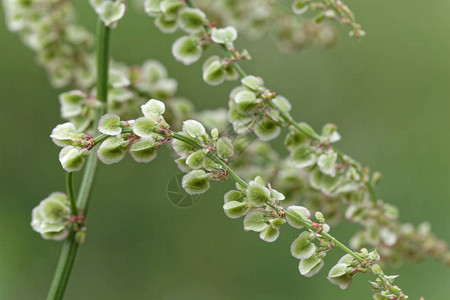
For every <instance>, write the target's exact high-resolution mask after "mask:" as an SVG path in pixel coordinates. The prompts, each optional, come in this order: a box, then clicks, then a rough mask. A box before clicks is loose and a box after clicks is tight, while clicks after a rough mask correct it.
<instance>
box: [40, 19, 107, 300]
mask: <svg viewBox="0 0 450 300" xmlns="http://www.w3.org/2000/svg"><path fill="white" fill-rule="evenodd" d="M109 33H110V30H109V28H108V27H106V26H105V25H104V24H103V22H102V21H101V20H100V19H99V20H98V25H97V98H98V100H99V101H101V102H102V103H103V105H102V106H101V107H100V108H99V109H98V111H97V117H96V119H95V121H94V124H93V134H94V135H96V134H97V123H98V120H99V119H100V117H101V116H102V115H103V113H104V104H105V103H106V100H107V96H108V67H109ZM96 166H97V157H96V155H95V151H92V152H91V153H90V154H89V155H88V158H87V161H86V167H85V170H84V173H83V178H82V181H81V185H80V191H79V193H78V198H77V201H76V204H75V200H74V192H73V185H72V173H68V175H67V194H68V196H69V200H70V203H71V209H72V213H73V215H78V212H81V213H82V214H83V216H84V218H86V214H87V208H88V203H89V194H90V191H91V187H92V184H93V182H94V177H95V169H96ZM69 182H70V184H69ZM75 212H76V213H75ZM75 235H76V231H75V230H74V226H72V228H71V230H70V233H69V236H68V237H67V239H66V240H65V241H64V245H63V248H62V251H61V254H60V257H59V261H58V265H57V267H56V271H55V274H54V276H53V281H52V284H51V286H50V290H49V292H48V295H47V300H60V299H62V298H63V296H64V292H65V290H66V287H67V283H68V282H69V278H70V274H71V272H72V267H73V264H74V261H75V258H76V255H77V252H78V246H79V245H78V243H77V241H76V239H75Z"/></svg>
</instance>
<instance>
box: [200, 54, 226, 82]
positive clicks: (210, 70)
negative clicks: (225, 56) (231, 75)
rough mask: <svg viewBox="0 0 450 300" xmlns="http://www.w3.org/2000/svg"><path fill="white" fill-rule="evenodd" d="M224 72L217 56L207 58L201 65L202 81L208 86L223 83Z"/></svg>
mask: <svg viewBox="0 0 450 300" xmlns="http://www.w3.org/2000/svg"><path fill="white" fill-rule="evenodd" d="M225 78H226V72H225V69H224V67H223V65H222V62H221V61H220V58H219V57H218V56H212V57H210V58H208V59H207V60H206V61H205V63H204V64H203V80H204V81H205V82H206V83H208V84H210V85H219V84H221V83H222V82H224V80H225Z"/></svg>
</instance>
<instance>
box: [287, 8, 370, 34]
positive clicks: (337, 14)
mask: <svg viewBox="0 0 450 300" xmlns="http://www.w3.org/2000/svg"><path fill="white" fill-rule="evenodd" d="M292 10H293V11H294V13H295V14H298V15H302V14H304V13H305V12H307V11H308V10H311V11H319V12H320V13H319V14H318V15H316V17H315V21H316V22H317V23H320V22H322V21H323V20H324V19H330V20H333V21H336V22H337V23H340V24H344V25H348V26H350V27H351V28H352V29H351V31H350V36H354V37H355V38H357V39H360V38H362V37H363V36H364V35H365V34H366V33H365V32H364V31H363V30H362V29H361V25H360V24H359V23H356V20H355V14H354V13H353V11H352V10H351V9H350V8H349V7H348V6H347V5H346V4H345V3H343V2H342V1H341V0H295V1H294V2H293V3H292Z"/></svg>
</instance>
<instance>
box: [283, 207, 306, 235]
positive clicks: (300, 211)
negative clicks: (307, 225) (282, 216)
mask: <svg viewBox="0 0 450 300" xmlns="http://www.w3.org/2000/svg"><path fill="white" fill-rule="evenodd" d="M287 212H289V213H291V214H293V215H294V216H295V217H297V218H300V219H302V220H304V221H305V222H308V221H309V217H310V216H311V213H310V212H309V210H308V209H307V208H306V207H303V206H294V205H293V206H289V207H288V208H287ZM286 220H287V222H288V224H289V225H291V226H292V227H294V228H298V229H301V228H303V226H304V225H303V224H302V223H300V222H298V221H297V220H295V219H293V218H292V217H290V216H289V215H286Z"/></svg>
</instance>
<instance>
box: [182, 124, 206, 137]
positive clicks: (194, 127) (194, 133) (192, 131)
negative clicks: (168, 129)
mask: <svg viewBox="0 0 450 300" xmlns="http://www.w3.org/2000/svg"><path fill="white" fill-rule="evenodd" d="M183 132H186V133H187V134H189V136H190V137H192V138H194V139H197V138H201V137H202V136H204V135H205V134H206V129H205V127H204V126H203V125H202V123H200V122H198V121H195V120H187V121H184V122H183Z"/></svg>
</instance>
